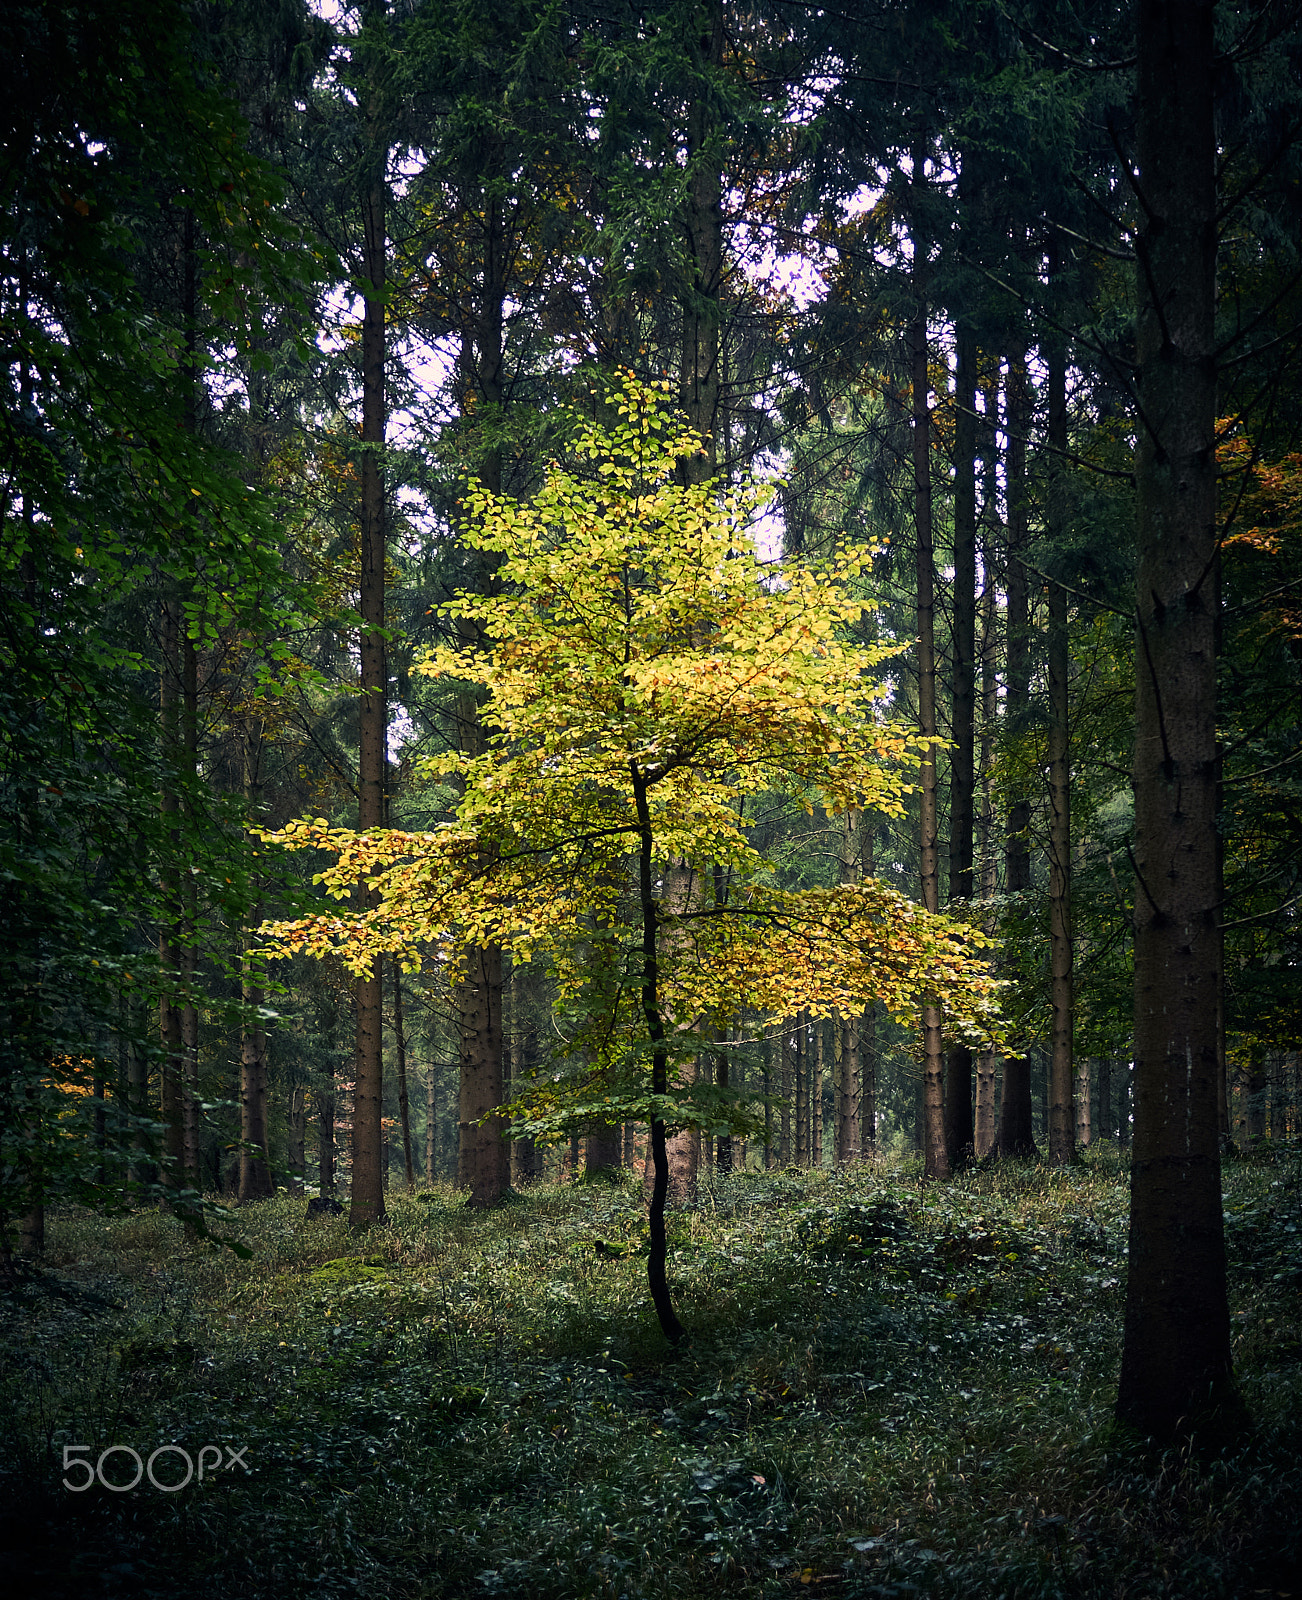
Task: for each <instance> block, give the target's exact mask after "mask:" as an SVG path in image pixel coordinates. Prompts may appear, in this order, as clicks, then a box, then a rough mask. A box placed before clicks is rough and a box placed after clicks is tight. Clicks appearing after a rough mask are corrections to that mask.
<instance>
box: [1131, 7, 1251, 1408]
mask: <svg viewBox="0 0 1302 1600" xmlns="http://www.w3.org/2000/svg"><path fill="white" fill-rule="evenodd" d="M1213 10H1214V7H1213V5H1212V3H1211V0H1139V6H1138V17H1139V39H1138V58H1139V74H1138V95H1137V104H1138V110H1139V123H1138V174H1139V175H1138V177H1137V179H1136V182H1137V183H1138V185H1139V186H1140V189H1141V193H1142V197H1143V207H1142V215H1143V222H1142V227H1141V232H1140V235H1139V238H1138V240H1137V242H1136V250H1137V254H1138V258H1139V268H1138V272H1137V296H1138V303H1139V315H1138V325H1137V335H1136V365H1137V375H1138V377H1137V389H1138V402H1139V424H1138V433H1139V447H1138V452H1137V459H1136V478H1137V483H1138V496H1137V505H1138V518H1137V521H1138V546H1139V553H1138V568H1137V574H1136V584H1135V597H1136V630H1135V631H1136V640H1135V751H1134V785H1135V831H1134V857H1135V871H1136V879H1137V881H1136V888H1135V1112H1134V1115H1135V1124H1134V1155H1133V1160H1132V1163H1131V1210H1130V1257H1129V1272H1128V1275H1127V1292H1126V1316H1125V1336H1124V1345H1123V1349H1122V1357H1121V1380H1120V1386H1119V1391H1118V1395H1117V1414H1118V1416H1119V1417H1120V1418H1121V1420H1122V1421H1124V1422H1127V1423H1130V1424H1132V1425H1133V1426H1135V1427H1137V1428H1139V1429H1141V1430H1142V1431H1144V1432H1145V1433H1147V1434H1150V1435H1154V1436H1157V1437H1159V1438H1170V1437H1173V1436H1175V1435H1178V1434H1180V1433H1182V1432H1185V1431H1188V1430H1190V1429H1195V1428H1203V1427H1208V1428H1211V1429H1212V1431H1213V1432H1215V1431H1216V1430H1217V1429H1219V1428H1225V1427H1230V1426H1233V1424H1234V1423H1235V1422H1236V1421H1237V1420H1238V1413H1239V1406H1240V1402H1239V1401H1238V1399H1237V1396H1236V1394H1235V1391H1234V1386H1233V1377H1232V1369H1231V1360H1230V1319H1229V1308H1228V1303H1227V1299H1226V1285H1225V1242H1224V1234H1223V1229H1222V1214H1221V1174H1220V1146H1219V1139H1218V1117H1217V1108H1216V1086H1217V1072H1216V1065H1217V1063H1216V971H1217V953H1218V948H1217V930H1216V919H1217V917H1218V915H1219V912H1220V908H1219V906H1218V905H1217V881H1216V878H1217V874H1216V769H1217V750H1216V650H1215V642H1216V641H1215V633H1216V616H1215V594H1214V568H1215V562H1216V550H1217V528H1216V449H1215V431H1216V430H1215V422H1216V375H1215V367H1214V350H1215V330H1214V316H1215V302H1216V235H1217V219H1216V189H1215V171H1216V136H1215V129H1214V122H1213V103H1214V82H1215V74H1216V71H1217V65H1216V57H1215V43H1214V37H1213Z"/></svg>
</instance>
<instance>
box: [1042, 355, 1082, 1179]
mask: <svg viewBox="0 0 1302 1600" xmlns="http://www.w3.org/2000/svg"><path fill="white" fill-rule="evenodd" d="M1048 358H1049V361H1048V365H1049V449H1050V453H1051V461H1050V481H1049V517H1048V531H1049V538H1050V540H1051V541H1052V542H1053V543H1054V544H1055V545H1056V546H1057V547H1059V548H1061V546H1062V542H1063V539H1064V537H1065V535H1066V532H1067V529H1066V520H1067V519H1066V507H1065V503H1064V492H1063V490H1064V482H1063V480H1064V476H1065V460H1066V450H1067V354H1066V351H1065V350H1064V349H1063V347H1062V342H1061V341H1060V340H1058V339H1054V340H1053V342H1052V344H1051V345H1050V347H1049V352H1048ZM1067 620H1068V608H1067V591H1066V589H1064V588H1063V586H1062V585H1061V584H1060V583H1051V584H1050V585H1049V969H1050V989H1051V997H1050V1008H1051V1020H1050V1034H1049V1037H1050V1047H1049V1130H1048V1132H1049V1160H1050V1161H1052V1162H1054V1163H1055V1165H1059V1166H1061V1165H1065V1164H1066V1163H1068V1162H1071V1161H1072V1160H1074V1159H1075V1155H1076V1113H1075V1108H1074V1106H1073V1104H1072V1087H1073V1084H1072V1032H1073V1022H1074V1012H1075V996H1074V992H1073V972H1072V968H1073V955H1074V951H1073V946H1072V927H1071V726H1070V722H1069V678H1070V670H1071V656H1070V649H1069V636H1068V627H1067Z"/></svg>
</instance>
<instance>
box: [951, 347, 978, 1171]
mask: <svg viewBox="0 0 1302 1600" xmlns="http://www.w3.org/2000/svg"><path fill="white" fill-rule="evenodd" d="M976 387H977V348H976V338H975V336H974V335H973V334H972V333H971V332H970V330H968V329H965V328H960V330H959V335H958V364H957V374H956V393H955V396H954V400H955V405H956V408H957V410H956V416H955V420H954V584H953V632H952V666H951V701H950V704H951V712H952V726H951V735H950V752H949V770H950V783H949V898H950V899H951V900H971V898H972V887H973V886H972V865H973V831H974V830H973V810H974V805H973V802H974V799H975V795H976V611H977V605H976V450H977V418H976ZM975 1143H976V1133H975V1129H974V1127H973V1121H972V1052H971V1050H969V1049H968V1047H967V1046H966V1045H964V1044H952V1045H951V1046H950V1047H949V1051H948V1054H947V1057H946V1072H945V1150H946V1153H947V1154H948V1156H949V1163H950V1166H951V1167H957V1166H962V1165H964V1164H965V1163H966V1162H968V1161H969V1160H970V1159H971V1157H972V1153H973V1148H974V1146H975Z"/></svg>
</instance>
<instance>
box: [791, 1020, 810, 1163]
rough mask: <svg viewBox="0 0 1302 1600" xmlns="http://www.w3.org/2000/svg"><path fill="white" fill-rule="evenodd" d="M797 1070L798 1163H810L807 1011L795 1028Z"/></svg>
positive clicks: (797, 1021)
mask: <svg viewBox="0 0 1302 1600" xmlns="http://www.w3.org/2000/svg"><path fill="white" fill-rule="evenodd" d="M794 1056H795V1071H796V1165H797V1166H798V1167H807V1166H808V1165H809V1041H808V1039H807V1037H806V1013H805V1012H803V1011H802V1012H801V1013H800V1014H799V1016H798V1017H797V1018H796V1028H795V1050H794Z"/></svg>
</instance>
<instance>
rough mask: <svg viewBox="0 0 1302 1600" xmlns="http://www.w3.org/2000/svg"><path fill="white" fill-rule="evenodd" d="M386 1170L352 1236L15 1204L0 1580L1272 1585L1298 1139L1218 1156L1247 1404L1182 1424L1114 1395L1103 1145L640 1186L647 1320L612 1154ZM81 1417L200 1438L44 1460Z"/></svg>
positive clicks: (1157, 1590)
mask: <svg viewBox="0 0 1302 1600" xmlns="http://www.w3.org/2000/svg"><path fill="white" fill-rule="evenodd" d="M389 1205H390V1210H391V1220H390V1222H389V1224H388V1225H387V1226H385V1227H383V1228H377V1229H374V1230H372V1231H371V1232H370V1233H369V1234H367V1235H366V1236H365V1237H363V1238H354V1237H352V1236H350V1234H349V1233H348V1231H347V1228H346V1227H345V1226H344V1223H343V1220H342V1219H338V1218H325V1219H309V1218H308V1217H307V1216H306V1214H305V1203H304V1202H303V1201H301V1200H296V1199H293V1198H287V1197H283V1196H282V1197H281V1198H279V1199H276V1200H273V1201H266V1202H263V1203H261V1204H259V1205H256V1206H251V1207H248V1208H246V1209H245V1210H244V1211H243V1212H241V1213H240V1214H238V1216H236V1217H235V1218H234V1219H233V1220H232V1221H231V1222H230V1223H229V1224H228V1227H229V1229H230V1231H231V1232H232V1233H233V1234H234V1235H235V1236H238V1237H239V1238H240V1239H242V1240H243V1241H244V1242H245V1243H247V1244H248V1245H249V1246H251V1248H252V1252H253V1253H252V1256H251V1258H250V1259H249V1260H247V1261H242V1260H238V1259H236V1258H235V1257H234V1256H233V1255H232V1254H231V1253H230V1252H218V1253H214V1252H213V1251H212V1250H210V1249H207V1248H205V1247H203V1246H201V1245H199V1244H196V1243H195V1242H193V1241H192V1240H189V1239H188V1238H187V1236H186V1234H185V1232H184V1230H183V1228H182V1227H181V1225H180V1224H179V1223H177V1222H175V1221H174V1220H173V1219H171V1218H169V1217H167V1216H165V1215H162V1214H160V1213H157V1212H149V1213H137V1214H135V1215H132V1216H128V1217H122V1218H111V1219H97V1218H94V1217H91V1216H88V1215H85V1214H80V1213H75V1214H74V1213H68V1214H63V1215H59V1216H56V1217H55V1218H53V1219H52V1223H51V1229H50V1235H51V1245H50V1250H49V1255H48V1260H47V1265H46V1267H45V1269H44V1270H43V1272H41V1273H40V1274H38V1275H36V1276H34V1277H32V1278H30V1279H27V1280H25V1281H21V1282H19V1283H17V1284H12V1285H10V1286H9V1287H8V1288H7V1289H6V1290H5V1291H4V1293H3V1296H2V1297H0V1300H2V1304H0V1311H2V1314H3V1324H2V1326H0V1353H2V1354H3V1360H4V1367H3V1372H2V1373H0V1439H2V1442H3V1461H2V1463H0V1471H2V1472H3V1475H4V1483H3V1490H4V1493H3V1499H2V1500H0V1504H3V1507H4V1511H3V1513H2V1514H0V1515H2V1517H3V1538H4V1548H0V1569H3V1570H7V1571H8V1572H10V1573H16V1574H18V1579H17V1581H18V1584H19V1587H18V1588H17V1589H14V1590H12V1591H11V1592H14V1593H17V1594H25V1593H31V1594H33V1595H34V1594H37V1593H40V1594H43V1595H46V1596H50V1597H54V1600H59V1597H62V1596H72V1595H74V1594H75V1595H77V1596H78V1597H94V1596H105V1597H117V1596H123V1597H126V1596H137V1595H139V1596H168V1597H172V1596H187V1597H188V1596H195V1597H196V1600H197V1597H204V1600H206V1597H208V1596H213V1597H216V1596H218V1595H229V1594H232V1593H238V1594H240V1595H241V1596H244V1597H247V1600H260V1597H264V1596H265V1597H268V1600H270V1597H273V1596H274V1597H276V1600H291V1597H298V1596H313V1597H316V1596H320V1597H333V1596H357V1595H361V1596H365V1597H367V1600H388V1597H392V1600H407V1597H411V1600H436V1597H441V1596H448V1597H481V1596H492V1595H501V1596H519V1597H526V1596H528V1597H556V1600H571V1597H587V1596H594V1597H595V1596H601V1597H610V1600H620V1597H625V1596H627V1597H628V1600H635V1597H646V1600H660V1597H663V1596H668V1595H674V1596H682V1597H685V1600H691V1597H694V1596H706V1595H710V1596H714V1595H745V1596H751V1595H753V1596H779V1595H792V1594H799V1593H802V1592H806V1591H810V1590H825V1591H826V1592H827V1593H828V1594H830V1595H835V1596H859V1597H865V1600H866V1597H869V1596H874V1597H878V1596H880V1597H887V1596H904V1595H937V1596H956V1597H957V1596H972V1595H980V1596H985V1595H990V1596H1009V1597H1014V1596H1016V1597H1023V1596H1024V1597H1028V1600H1029V1597H1036V1596H1044V1597H1049V1596H1100V1597H1101V1596H1126V1597H1145V1596H1172V1597H1177V1596H1178V1597H1181V1600H1184V1597H1192V1596H1204V1595H1205V1596H1225V1597H1237V1596H1240V1595H1244V1594H1249V1593H1252V1594H1268V1595H1288V1594H1291V1593H1293V1592H1294V1591H1293V1588H1292V1585H1293V1581H1294V1580H1293V1578H1292V1573H1293V1572H1294V1570H1295V1569H1298V1568H1302V1548H1300V1546H1302V1539H1300V1537H1299V1533H1298V1524H1299V1519H1298V1517H1297V1512H1296V1507H1297V1504H1298V1501H1299V1491H1302V1468H1300V1467H1299V1464H1298V1453H1297V1444H1296V1441H1297V1437H1298V1425H1299V1421H1302V1416H1300V1408H1299V1392H1300V1388H1302V1383H1300V1380H1302V1344H1300V1343H1299V1340H1300V1339H1302V1324H1300V1321H1299V1301H1298V1294H1299V1287H1300V1286H1302V1236H1300V1235H1299V1233H1298V1228H1299V1226H1302V1160H1299V1158H1298V1156H1297V1154H1296V1153H1290V1152H1287V1151H1277V1152H1275V1153H1274V1154H1271V1153H1269V1152H1267V1153H1265V1154H1264V1155H1261V1156H1259V1157H1258V1158H1256V1159H1254V1160H1252V1161H1242V1162H1234V1163H1232V1164H1230V1165H1229V1166H1228V1167H1227V1170H1226V1215H1227V1237H1228V1240H1229V1249H1230V1260H1231V1293H1232V1312H1233V1317H1234V1328H1235V1352H1236V1361H1237V1363H1238V1372H1239V1378H1240V1383H1241V1386H1242V1389H1243V1392H1244V1395H1245V1397H1246V1399H1247V1401H1248V1404H1249V1407H1250V1410H1251V1414H1252V1416H1253V1419H1254V1426H1253V1432H1252V1434H1251V1436H1250V1437H1249V1438H1248V1439H1247V1440H1246V1441H1245V1442H1244V1443H1243V1444H1242V1445H1241V1446H1240V1447H1239V1448H1238V1449H1237V1451H1236V1452H1235V1453H1233V1454H1230V1455H1226V1456H1221V1457H1217V1458H1204V1457H1202V1456H1200V1455H1199V1454H1198V1453H1197V1451H1196V1450H1190V1449H1185V1450H1182V1451H1181V1450H1172V1451H1168V1452H1165V1453H1157V1452H1154V1451H1152V1450H1151V1449H1148V1448H1146V1447H1144V1446H1143V1445H1141V1444H1140V1443H1138V1442H1137V1441H1135V1440H1133V1439H1129V1438H1127V1437H1125V1436H1123V1435H1122V1434H1121V1433H1120V1432H1119V1431H1118V1430H1117V1429H1116V1428H1115V1427H1114V1426H1113V1425H1112V1423H1111V1421H1110V1406H1111V1402H1112V1398H1113V1393H1114V1386H1115V1382H1116V1374H1117V1364H1118V1358H1119V1352H1120V1334H1121V1309H1122V1298H1123V1292H1124V1282H1125V1272H1126V1259H1125V1233H1126V1172H1125V1170H1124V1167H1123V1165H1122V1163H1121V1161H1120V1159H1119V1158H1118V1156H1117V1154H1116V1153H1115V1152H1114V1151H1109V1150H1106V1149H1105V1150H1101V1151H1098V1152H1096V1153H1095V1152H1091V1153H1090V1155H1089V1156H1088V1157H1087V1158H1086V1159H1085V1160H1084V1161H1082V1162H1081V1163H1080V1164H1079V1165H1078V1166H1077V1167H1075V1168H1073V1169H1072V1170H1070V1171H1066V1172H1057V1171H1051V1170H1049V1169H1047V1168H1045V1167H1043V1166H1039V1165H1035V1164H1027V1165H1015V1166H1012V1167H1003V1168H1000V1169H996V1170H989V1171H976V1172H972V1173H969V1174H966V1175H964V1176H962V1177H960V1178H959V1179H957V1180H955V1181H954V1182H953V1183H951V1184H949V1185H947V1186H945V1187H943V1188H935V1187H932V1188H928V1189H925V1190H924V1189H922V1188H921V1187H920V1185H919V1183H918V1179H917V1174H916V1171H911V1170H909V1169H907V1168H886V1167H878V1166H865V1167H860V1168H853V1169H849V1170H846V1171H843V1172H838V1173H808V1172H797V1171H787V1172H782V1173H772V1174H767V1175H763V1176H757V1175H749V1176H745V1177H738V1178H735V1179H731V1180H728V1181H727V1182H719V1183H716V1184H715V1185H714V1186H713V1187H711V1188H709V1189H708V1190H707V1191H706V1192H705V1193H703V1194H702V1197H701V1201H700V1203H699V1205H697V1206H695V1207H692V1208H690V1209H688V1210H685V1211H681V1212H678V1213H676V1214H674V1215H673V1217H672V1218H671V1223H670V1246H671V1249H670V1280H671V1284H672V1286H673V1288H674V1291H675V1295H676V1298H677V1302H678V1306H679V1310H680V1313H681V1315H682V1318H683V1321H684V1322H685V1323H686V1324H687V1326H688V1328H689V1330H690V1339H689V1342H688V1344H687V1346H686V1348H684V1349H680V1350H678V1351H671V1350H670V1349H669V1348H668V1347H667V1346H666V1344H665V1343H664V1341H663V1339H662V1338H661V1336H660V1333H659V1331H658V1328H657V1326H656V1324H655V1321H654V1318H653V1316H652V1314H651V1311H650V1309H649V1305H648V1300H647V1294H646V1286H645V1258H644V1254H643V1249H644V1240H645V1214H644V1208H643V1204H642V1197H641V1192H640V1188H639V1187H637V1186H634V1185H633V1184H631V1183H625V1184H622V1185H619V1184H616V1185H604V1184H603V1185H588V1186H582V1187H579V1186H576V1187H574V1188H569V1189H559V1188H540V1189H537V1190H534V1191H532V1192H531V1193H529V1194H528V1195H526V1196H524V1197H513V1198H512V1200H511V1202H510V1203H508V1204H504V1205H502V1206H500V1207H498V1208H496V1209H495V1210H493V1211H491V1212H489V1213H479V1214H476V1213H472V1212H471V1211H469V1210H467V1209H466V1208H465V1206H464V1205H463V1204H462V1202H461V1199H460V1197H459V1196H457V1195H455V1194H453V1193H452V1192H450V1191H444V1190H435V1191H427V1192H424V1193H420V1194H418V1195H416V1196H415V1197H413V1198H408V1197H406V1196H405V1195H401V1194H397V1193H395V1194H393V1195H391V1196H390V1200H389ZM118 1444H120V1445H128V1446H131V1447H132V1448H133V1449H135V1450H136V1451H138V1452H139V1453H140V1455H141V1457H142V1459H144V1458H147V1457H148V1456H149V1453H150V1452H151V1451H152V1450H154V1449H155V1448H157V1447H158V1446H160V1445H163V1444H175V1445H180V1446H182V1447H184V1448H185V1449H187V1450H188V1451H189V1453H190V1455H191V1457H192V1458H197V1456H198V1453H199V1451H200V1449H201V1448H202V1447H204V1446H210V1447H213V1451H212V1453H211V1454H210V1455H209V1456H208V1461H209V1463H210V1467H209V1471H208V1475H207V1476H206V1478H205V1481H204V1482H203V1483H199V1482H198V1481H197V1480H193V1481H191V1482H190V1483H189V1484H187V1485H186V1486H185V1487H184V1488H183V1489H181V1490H179V1491H177V1492H176V1493H163V1492H160V1491H159V1490H158V1489H156V1488H153V1487H151V1486H150V1485H149V1483H148V1482H147V1481H143V1482H142V1483H141V1484H140V1485H139V1486H138V1487H137V1488H135V1489H133V1490H131V1491H128V1492H124V1493H113V1492H111V1491H109V1490H107V1489H105V1488H103V1487H101V1486H100V1485H99V1484H96V1485H95V1486H93V1487H92V1488H91V1489H90V1490H88V1491H87V1492H85V1493H74V1492H71V1491H70V1490H68V1489H65V1488H64V1487H63V1484H62V1479H63V1477H64V1467H63V1461H64V1450H65V1447H69V1446H77V1445H81V1446H88V1447H89V1449H88V1450H85V1451H82V1452H80V1453H81V1454H82V1455H83V1456H88V1457H89V1459H90V1460H91V1461H92V1462H94V1461H96V1460H98V1459H99V1457H100V1454H101V1452H102V1451H104V1450H105V1449H106V1448H107V1447H108V1446H110V1445H118ZM239 1450H243V1451H244V1456H243V1458H242V1461H238V1462H235V1463H233V1464H231V1465H229V1466H226V1465H225V1464H223V1466H222V1467H221V1468H220V1469H213V1468H212V1467H211V1462H212V1461H213V1460H214V1458H215V1457H217V1456H221V1458H222V1460H223V1463H224V1462H225V1457H226V1456H228V1455H229V1454H231V1452H234V1451H239ZM181 1460H182V1458H180V1457H179V1456H177V1455H175V1454H171V1455H169V1456H165V1457H162V1458H159V1461H158V1466H157V1475H158V1476H159V1477H160V1479H161V1480H163V1481H175V1480H176V1478H177V1477H178V1476H179V1475H180V1473H181V1472H182V1470H183V1468H182V1467H181V1465H180V1463H181ZM245 1464H247V1467H248V1469H249V1470H248V1471H247V1473H246V1472H245V1471H244V1465H245ZM133 1471H134V1467H133V1464H132V1462H131V1460H130V1458H129V1457H127V1456H126V1455H124V1454H118V1455H117V1456H115V1457H111V1458H109V1460H108V1462H107V1463H106V1472H107V1475H108V1476H109V1477H110V1478H111V1479H116V1480H117V1481H125V1480H126V1479H129V1477H130V1476H131V1474H132V1472H133ZM75 1476H76V1474H75V1473H74V1477H75ZM1299 1592H1302V1591H1299Z"/></svg>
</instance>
